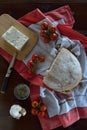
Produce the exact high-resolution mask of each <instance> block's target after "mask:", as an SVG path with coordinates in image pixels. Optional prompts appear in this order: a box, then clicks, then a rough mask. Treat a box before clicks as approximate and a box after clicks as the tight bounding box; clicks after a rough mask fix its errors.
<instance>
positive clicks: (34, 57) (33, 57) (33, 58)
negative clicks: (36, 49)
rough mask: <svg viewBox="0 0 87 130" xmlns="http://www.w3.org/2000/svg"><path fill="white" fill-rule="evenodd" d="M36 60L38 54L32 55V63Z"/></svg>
mask: <svg viewBox="0 0 87 130" xmlns="http://www.w3.org/2000/svg"><path fill="white" fill-rule="evenodd" d="M38 59H39V55H38V54H33V55H32V61H33V62H37V60H38Z"/></svg>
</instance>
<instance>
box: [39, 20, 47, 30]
mask: <svg viewBox="0 0 87 130" xmlns="http://www.w3.org/2000/svg"><path fill="white" fill-rule="evenodd" d="M41 29H42V30H45V29H46V30H47V29H48V23H47V22H45V21H44V22H42V23H41Z"/></svg>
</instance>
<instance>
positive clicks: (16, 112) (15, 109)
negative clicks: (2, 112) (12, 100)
mask: <svg viewBox="0 0 87 130" xmlns="http://www.w3.org/2000/svg"><path fill="white" fill-rule="evenodd" d="M9 113H10V115H11V116H12V117H13V118H16V119H20V117H21V116H25V115H26V110H25V109H24V108H22V107H21V106H20V105H17V104H14V105H12V106H11V108H10V111H9Z"/></svg>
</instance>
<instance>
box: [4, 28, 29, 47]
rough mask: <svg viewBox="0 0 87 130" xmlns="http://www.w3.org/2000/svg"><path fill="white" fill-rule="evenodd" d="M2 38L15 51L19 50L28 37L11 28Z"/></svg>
mask: <svg viewBox="0 0 87 130" xmlns="http://www.w3.org/2000/svg"><path fill="white" fill-rule="evenodd" d="M2 38H3V39H4V40H5V41H6V42H8V43H9V44H10V45H12V46H13V47H14V48H16V49H17V50H21V49H22V48H23V46H24V45H25V44H26V42H27V41H28V40H29V37H27V36H26V35H24V34H23V33H22V32H20V31H19V30H17V29H16V28H15V27H14V26H11V27H10V28H9V29H8V30H7V31H6V32H5V33H4V34H3V35H2Z"/></svg>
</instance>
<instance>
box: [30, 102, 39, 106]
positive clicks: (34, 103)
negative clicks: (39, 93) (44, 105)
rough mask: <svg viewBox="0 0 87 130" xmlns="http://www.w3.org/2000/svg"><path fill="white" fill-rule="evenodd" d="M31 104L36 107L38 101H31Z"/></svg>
mask: <svg viewBox="0 0 87 130" xmlns="http://www.w3.org/2000/svg"><path fill="white" fill-rule="evenodd" d="M31 105H32V107H33V108H36V107H37V106H38V105H39V103H38V102H37V101H33V102H32V104H31Z"/></svg>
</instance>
